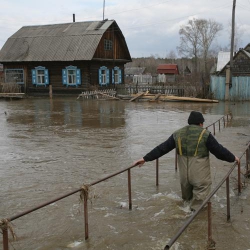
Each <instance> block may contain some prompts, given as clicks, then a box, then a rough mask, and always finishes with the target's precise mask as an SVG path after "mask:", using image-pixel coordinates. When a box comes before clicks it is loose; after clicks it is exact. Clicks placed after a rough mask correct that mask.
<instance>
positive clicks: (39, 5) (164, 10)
mask: <svg viewBox="0 0 250 250" xmlns="http://www.w3.org/2000/svg"><path fill="white" fill-rule="evenodd" d="M103 3H104V1H103V0H70V1H68V0H67V1H66V0H43V1H34V0H22V1H21V0H1V3H0V48H2V46H3V45H4V43H5V42H6V40H7V39H8V37H10V36H11V35H12V34H14V33H15V32H16V31H17V30H18V29H20V28H21V27H22V26H29V25H43V24H56V23H68V22H72V20H73V17H72V16H73V13H74V14H75V18H76V22H80V21H93V20H102V19H103V6H104V4H103ZM232 5H233V0H171V1H170V0H153V1H152V0H150V1H149V0H105V11H104V18H108V19H114V20H115V21H116V22H117V24H118V25H119V27H120V29H121V31H122V32H123V35H124V37H125V39H126V42H127V45H128V48H129V51H130V54H131V56H132V57H147V56H151V55H154V56H156V57H158V56H159V57H165V56H167V55H168V54H169V53H170V51H176V47H177V46H178V45H179V29H180V26H181V25H185V24H187V22H188V20H189V19H192V18H205V19H212V20H214V21H216V22H219V23H221V24H222V25H223V31H222V32H220V34H219V35H218V37H217V39H216V41H214V44H213V46H222V47H224V46H227V45H229V44H230V34H229V30H230V22H231V19H232ZM249 16H250V0H237V2H236V24H237V27H238V30H239V31H238V33H240V34H241V35H240V40H241V43H240V44H239V46H240V47H245V46H246V44H248V43H249V42H250V19H249ZM176 55H177V56H178V54H177V52H176Z"/></svg>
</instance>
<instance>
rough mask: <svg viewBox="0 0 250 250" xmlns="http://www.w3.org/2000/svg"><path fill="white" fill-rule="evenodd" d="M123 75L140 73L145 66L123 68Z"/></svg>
mask: <svg viewBox="0 0 250 250" xmlns="http://www.w3.org/2000/svg"><path fill="white" fill-rule="evenodd" d="M124 71H125V75H140V74H143V73H144V71H145V67H130V68H127V67H126V68H125V69H124Z"/></svg>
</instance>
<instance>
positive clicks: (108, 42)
mask: <svg viewBox="0 0 250 250" xmlns="http://www.w3.org/2000/svg"><path fill="white" fill-rule="evenodd" d="M112 45H113V43H112V41H111V40H107V39H105V40H104V50H112Z"/></svg>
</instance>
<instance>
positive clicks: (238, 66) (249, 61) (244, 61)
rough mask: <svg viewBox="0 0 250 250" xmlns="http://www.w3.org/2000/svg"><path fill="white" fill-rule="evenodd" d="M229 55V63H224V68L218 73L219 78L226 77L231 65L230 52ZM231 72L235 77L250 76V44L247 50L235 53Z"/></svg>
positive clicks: (243, 49)
mask: <svg viewBox="0 0 250 250" xmlns="http://www.w3.org/2000/svg"><path fill="white" fill-rule="evenodd" d="M228 53H229V56H228V57H229V58H227V61H224V65H223V67H221V69H220V70H219V71H218V74H217V75H219V76H225V75H226V68H227V66H229V65H230V52H228ZM218 59H219V58H218ZM217 69H218V66H217ZM231 71H232V74H233V76H250V43H249V44H248V45H247V46H246V47H245V48H240V49H239V50H238V51H237V52H235V53H234V56H233V67H232V69H231Z"/></svg>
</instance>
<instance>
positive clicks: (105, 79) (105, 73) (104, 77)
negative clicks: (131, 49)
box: [99, 66, 109, 85]
mask: <svg viewBox="0 0 250 250" xmlns="http://www.w3.org/2000/svg"><path fill="white" fill-rule="evenodd" d="M99 84H100V85H108V84H109V69H108V68H107V67H105V66H102V67H101V68H100V69H99Z"/></svg>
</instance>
